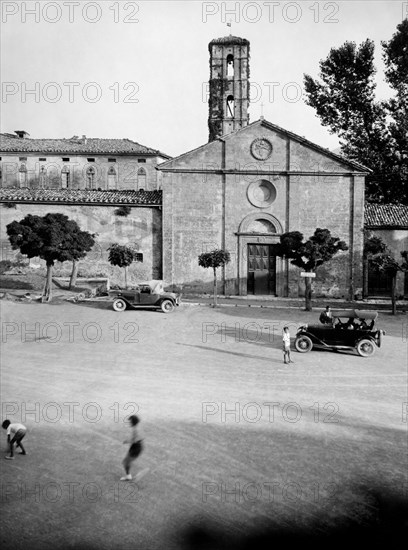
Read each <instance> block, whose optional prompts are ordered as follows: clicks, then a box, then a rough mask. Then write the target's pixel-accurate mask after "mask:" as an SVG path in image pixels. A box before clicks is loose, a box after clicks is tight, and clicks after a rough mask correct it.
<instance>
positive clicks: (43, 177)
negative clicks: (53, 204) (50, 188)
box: [40, 166, 47, 189]
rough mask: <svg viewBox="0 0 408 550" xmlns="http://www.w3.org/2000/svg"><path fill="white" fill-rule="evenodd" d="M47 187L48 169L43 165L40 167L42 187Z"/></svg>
mask: <svg viewBox="0 0 408 550" xmlns="http://www.w3.org/2000/svg"><path fill="white" fill-rule="evenodd" d="M46 187H47V170H46V168H45V166H41V169H40V189H45V188H46Z"/></svg>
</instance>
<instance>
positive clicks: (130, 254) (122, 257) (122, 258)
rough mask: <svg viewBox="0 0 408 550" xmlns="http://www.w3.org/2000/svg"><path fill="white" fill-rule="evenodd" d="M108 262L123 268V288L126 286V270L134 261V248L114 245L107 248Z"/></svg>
mask: <svg viewBox="0 0 408 550" xmlns="http://www.w3.org/2000/svg"><path fill="white" fill-rule="evenodd" d="M108 251H109V257H108V259H109V262H110V263H111V264H112V265H117V266H118V267H124V268H125V288H127V286H128V273H127V268H128V267H129V266H130V264H131V263H133V262H134V260H135V254H136V250H135V248H134V246H127V245H124V244H119V243H114V244H112V245H111V246H110V247H109V248H108Z"/></svg>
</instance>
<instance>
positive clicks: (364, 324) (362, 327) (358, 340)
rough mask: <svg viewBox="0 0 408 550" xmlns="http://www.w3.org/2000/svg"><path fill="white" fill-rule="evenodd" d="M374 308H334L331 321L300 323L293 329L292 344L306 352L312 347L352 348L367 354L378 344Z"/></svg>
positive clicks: (379, 341) (380, 336)
mask: <svg viewBox="0 0 408 550" xmlns="http://www.w3.org/2000/svg"><path fill="white" fill-rule="evenodd" d="M377 317H378V313H377V312H376V311H360V310H354V309H343V310H333V311H332V318H333V323H331V324H320V325H318V324H316V325H303V326H301V327H299V329H298V331H297V333H296V339H295V348H296V350H297V351H299V352H300V353H306V352H308V351H310V350H311V349H312V348H314V347H315V348H318V349H330V350H343V351H350V350H355V351H357V353H358V354H359V355H361V356H362V357H370V355H373V353H374V352H375V350H376V348H379V347H381V340H382V336H383V335H384V334H385V332H384V331H383V330H377V329H376V328H375V321H376V319H377Z"/></svg>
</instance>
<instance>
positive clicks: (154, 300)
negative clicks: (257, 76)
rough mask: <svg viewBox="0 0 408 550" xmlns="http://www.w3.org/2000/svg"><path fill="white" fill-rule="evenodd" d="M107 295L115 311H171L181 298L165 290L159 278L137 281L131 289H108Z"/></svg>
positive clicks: (179, 295)
mask: <svg viewBox="0 0 408 550" xmlns="http://www.w3.org/2000/svg"><path fill="white" fill-rule="evenodd" d="M109 297H110V298H111V299H112V301H113V303H112V307H113V309H114V310H115V311H125V309H161V311H163V313H171V312H172V311H174V309H175V308H176V307H177V306H179V305H180V300H181V294H178V293H175V292H165V291H164V288H163V281H159V280H152V281H147V282H143V283H138V284H137V285H136V286H135V287H134V288H132V289H126V290H125V289H119V290H110V291H109Z"/></svg>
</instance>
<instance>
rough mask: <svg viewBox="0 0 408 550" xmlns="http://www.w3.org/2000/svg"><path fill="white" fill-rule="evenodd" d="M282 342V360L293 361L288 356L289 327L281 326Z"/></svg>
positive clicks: (285, 361)
mask: <svg viewBox="0 0 408 550" xmlns="http://www.w3.org/2000/svg"><path fill="white" fill-rule="evenodd" d="M282 343H283V362H284V363H285V364H287V363H294V361H292V359H291V358H290V332H289V327H283V333H282ZM286 359H287V360H286Z"/></svg>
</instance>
